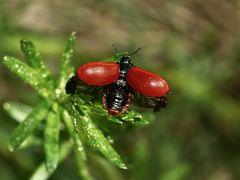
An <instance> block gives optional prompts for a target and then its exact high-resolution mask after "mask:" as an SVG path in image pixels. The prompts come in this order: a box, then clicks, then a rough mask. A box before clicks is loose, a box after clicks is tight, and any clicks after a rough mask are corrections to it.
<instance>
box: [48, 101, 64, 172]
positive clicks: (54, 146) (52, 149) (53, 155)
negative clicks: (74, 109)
mask: <svg viewBox="0 0 240 180" xmlns="http://www.w3.org/2000/svg"><path fill="white" fill-rule="evenodd" d="M59 131H60V113H59V107H58V104H57V103H54V104H53V106H52V108H51V110H50V111H49V113H48V117H47V123H46V127H45V130H44V149H45V156H46V168H47V171H49V172H53V171H54V170H55V169H56V168H57V164H58V155H59V145H58V142H59Z"/></svg>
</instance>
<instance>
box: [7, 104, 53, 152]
mask: <svg viewBox="0 0 240 180" xmlns="http://www.w3.org/2000/svg"><path fill="white" fill-rule="evenodd" d="M48 107H49V106H48V103H47V102H42V103H41V104H39V105H38V106H37V107H36V108H34V109H33V110H32V112H31V113H30V114H29V115H28V116H27V117H26V119H25V120H24V121H23V122H22V123H21V124H20V125H19V126H18V127H17V128H16V129H15V130H14V132H13V133H12V135H11V137H10V140H9V148H10V150H11V151H13V150H15V149H17V148H18V147H19V146H20V145H21V144H22V143H23V141H24V140H25V139H26V138H27V137H28V136H29V135H31V134H32V133H33V131H34V129H36V128H37V126H38V125H39V123H40V122H41V121H42V120H43V119H44V118H45V117H46V114H47V112H48Z"/></svg>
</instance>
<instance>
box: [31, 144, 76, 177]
mask: <svg viewBox="0 0 240 180" xmlns="http://www.w3.org/2000/svg"><path fill="white" fill-rule="evenodd" d="M71 149H72V142H71V141H67V142H65V143H63V144H62V145H61V147H60V153H59V162H62V161H63V160H64V159H66V157H67V156H68V155H69V154H70V152H71ZM52 173H53V172H48V171H47V170H46V166H45V163H42V164H40V165H39V166H38V168H37V169H36V171H35V172H34V173H33V174H32V176H31V177H30V180H47V179H48V178H49V177H50V176H51V175H52Z"/></svg>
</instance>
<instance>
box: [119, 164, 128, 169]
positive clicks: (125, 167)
mask: <svg viewBox="0 0 240 180" xmlns="http://www.w3.org/2000/svg"><path fill="white" fill-rule="evenodd" d="M118 166H119V167H120V168H121V169H128V168H127V166H126V164H124V163H123V162H122V163H120V164H119V165H118Z"/></svg>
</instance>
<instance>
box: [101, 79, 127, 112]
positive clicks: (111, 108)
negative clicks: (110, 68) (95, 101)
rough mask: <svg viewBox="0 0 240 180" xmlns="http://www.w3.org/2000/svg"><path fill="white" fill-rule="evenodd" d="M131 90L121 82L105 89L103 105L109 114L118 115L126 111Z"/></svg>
mask: <svg viewBox="0 0 240 180" xmlns="http://www.w3.org/2000/svg"><path fill="white" fill-rule="evenodd" d="M130 94H131V88H130V87H129V86H128V85H127V84H126V83H125V82H124V85H123V84H122V83H121V80H119V81H117V82H116V83H114V84H112V85H110V86H108V87H106V89H105V92H104V96H103V101H104V102H103V103H104V106H105V108H106V109H107V110H108V112H109V113H111V114H113V115H119V114H120V113H123V112H125V111H126V110H127V109H128V106H129V103H130Z"/></svg>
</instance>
